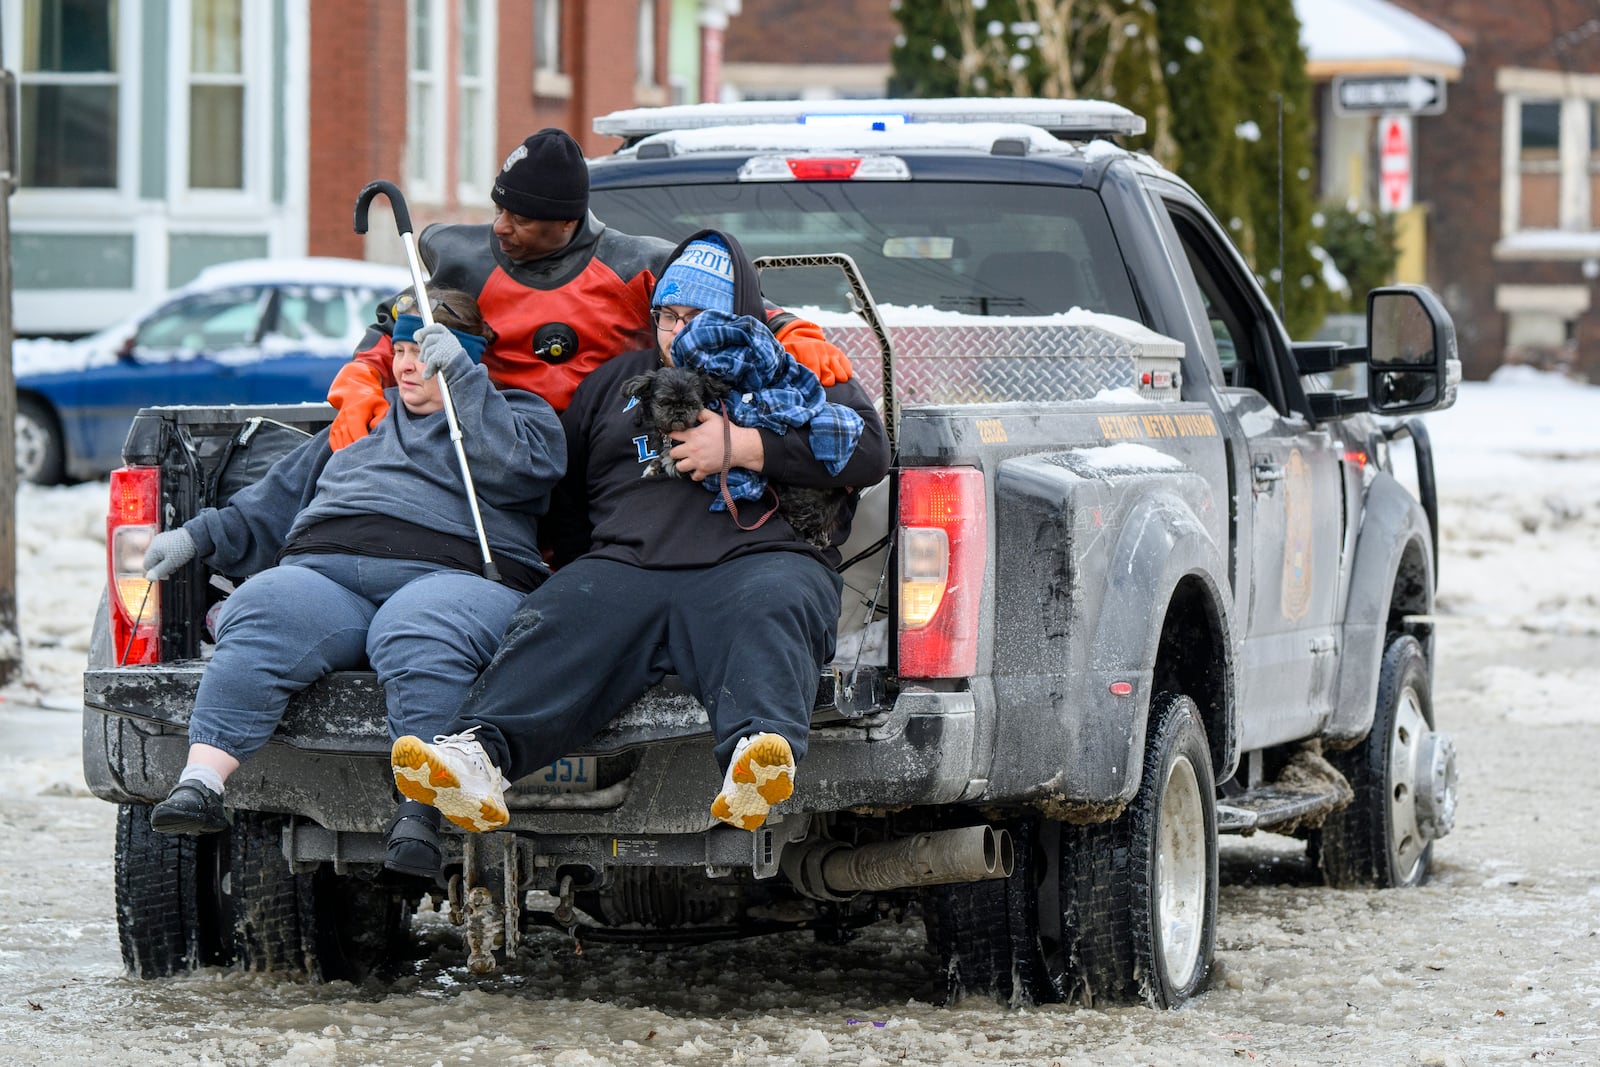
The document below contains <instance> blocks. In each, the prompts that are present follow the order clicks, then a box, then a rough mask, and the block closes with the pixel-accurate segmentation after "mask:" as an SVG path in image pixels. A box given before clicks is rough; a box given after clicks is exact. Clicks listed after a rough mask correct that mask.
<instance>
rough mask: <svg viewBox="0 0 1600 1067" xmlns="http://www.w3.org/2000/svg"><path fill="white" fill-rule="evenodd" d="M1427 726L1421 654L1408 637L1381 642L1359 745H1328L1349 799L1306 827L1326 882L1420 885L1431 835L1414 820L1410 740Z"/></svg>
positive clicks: (1429, 708) (1428, 700)
mask: <svg viewBox="0 0 1600 1067" xmlns="http://www.w3.org/2000/svg"><path fill="white" fill-rule="evenodd" d="M1432 729H1433V695H1432V690H1431V687H1430V685H1429V682H1428V660H1427V657H1426V656H1424V655H1423V652H1422V645H1421V644H1419V643H1418V642H1417V639H1416V638H1415V637H1412V636H1411V635H1410V634H1404V635H1401V636H1400V637H1396V638H1394V639H1393V640H1391V641H1390V642H1389V645H1388V647H1387V648H1385V649H1384V652H1383V664H1382V666H1381V667H1380V668H1379V672H1378V706H1377V710H1376V712H1375V713H1374V714H1373V717H1372V729H1371V730H1370V731H1369V732H1368V733H1367V736H1366V737H1365V738H1364V739H1363V740H1362V741H1361V743H1360V744H1358V745H1356V746H1355V747H1354V748H1351V749H1347V750H1346V751H1344V752H1330V753H1328V754H1327V756H1328V760H1329V761H1330V762H1331V763H1332V764H1333V765H1334V766H1335V767H1337V768H1338V769H1339V771H1340V772H1341V773H1343V774H1344V776H1345V777H1346V778H1347V779H1348V780H1349V782H1350V786H1351V788H1352V789H1353V790H1354V791H1355V799H1354V800H1353V801H1351V802H1350V804H1349V805H1348V806H1347V807H1345V808H1344V809H1342V810H1340V811H1336V812H1334V813H1333V814H1332V815H1329V816H1328V817H1327V819H1326V820H1325V821H1324V822H1323V824H1322V829H1321V831H1320V832H1313V834H1312V839H1311V842H1310V844H1311V848H1310V854H1311V855H1312V856H1314V857H1315V858H1316V860H1317V863H1318V865H1319V866H1320V867H1321V868H1322V876H1323V878H1324V879H1325V880H1326V881H1327V883H1328V884H1329V885H1331V886H1336V887H1339V888H1345V889H1352V888H1358V887H1363V886H1367V887H1374V888H1378V889H1391V888H1398V887H1403V886H1415V885H1421V884H1422V882H1423V881H1424V880H1425V879H1426V878H1427V877H1428V865H1429V863H1430V862H1431V861H1432V859H1433V842H1432V840H1431V839H1429V838H1427V837H1425V836H1424V835H1423V834H1422V832H1421V830H1419V829H1418V826H1417V811H1416V798H1415V796H1414V783H1413V782H1412V781H1411V780H1410V778H1411V776H1410V774H1409V773H1408V769H1409V768H1410V767H1411V764H1412V760H1411V753H1410V748H1411V746H1414V745H1416V744H1417V743H1419V742H1420V741H1421V740H1422V738H1423V737H1424V736H1425V735H1426V734H1427V733H1428V732H1429V731H1431V730H1432Z"/></svg>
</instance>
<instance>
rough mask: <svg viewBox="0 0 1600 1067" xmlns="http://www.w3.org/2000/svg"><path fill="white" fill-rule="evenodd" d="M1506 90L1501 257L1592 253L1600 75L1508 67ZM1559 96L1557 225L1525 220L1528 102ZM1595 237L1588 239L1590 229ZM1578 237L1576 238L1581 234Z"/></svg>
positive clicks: (1502, 77)
mask: <svg viewBox="0 0 1600 1067" xmlns="http://www.w3.org/2000/svg"><path fill="white" fill-rule="evenodd" d="M1495 84H1496V88H1498V89H1499V90H1500V92H1501V93H1502V94H1503V108H1504V117H1503V119H1502V122H1501V147H1500V155H1501V160H1500V162H1501V176H1502V177H1501V186H1500V235H1501V242H1500V244H1499V245H1498V246H1497V247H1496V250H1495V251H1496V255H1497V256H1498V257H1499V258H1501V259H1524V258H1540V259H1546V258H1558V259H1570V258H1587V257H1590V256H1593V255H1595V254H1596V252H1597V251H1600V218H1595V217H1592V213H1593V212H1594V211H1595V210H1596V209H1597V207H1600V205H1594V204H1591V199H1592V198H1591V196H1590V174H1591V172H1592V171H1593V170H1594V165H1593V163H1592V162H1591V158H1590V149H1589V144H1590V137H1591V131H1590V122H1591V116H1592V114H1593V112H1592V110H1591V105H1593V104H1600V75H1595V74H1568V73H1563V72H1560V71H1546V70H1524V69H1521V68H1506V69H1503V70H1500V71H1499V72H1498V73H1497V74H1496V76H1495ZM1552 100H1554V101H1559V102H1560V105H1561V118H1560V127H1559V128H1560V148H1559V152H1558V160H1559V167H1560V189H1561V192H1560V203H1559V210H1558V215H1557V218H1558V220H1559V221H1558V224H1557V227H1556V228H1555V229H1543V228H1539V229H1535V228H1529V227H1524V226H1523V225H1522V105H1523V104H1525V103H1536V102H1548V101H1552ZM1591 234H1592V235H1593V240H1592V241H1589V240H1586V238H1587V237H1588V235H1591ZM1575 238H1576V240H1575Z"/></svg>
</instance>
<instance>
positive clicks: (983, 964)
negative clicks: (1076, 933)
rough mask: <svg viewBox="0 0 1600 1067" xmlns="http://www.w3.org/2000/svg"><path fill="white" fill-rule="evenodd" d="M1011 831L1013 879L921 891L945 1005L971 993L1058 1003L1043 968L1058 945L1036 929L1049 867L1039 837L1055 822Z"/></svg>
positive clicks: (1018, 1001) (1029, 823)
mask: <svg viewBox="0 0 1600 1067" xmlns="http://www.w3.org/2000/svg"><path fill="white" fill-rule="evenodd" d="M1009 829H1010V830H1011V835H1012V839H1013V840H1014V841H1016V843H1017V850H1016V863H1015V865H1014V866H1013V867H1012V870H1011V875H1010V877H1007V878H997V879H991V880H988V881H982V882H962V883H957V884H954V885H936V886H930V887H928V888H927V889H926V890H924V891H923V894H922V920H923V925H924V926H925V927H926V929H927V932H928V944H929V946H930V947H931V948H932V949H933V950H934V952H936V953H938V956H939V962H940V963H941V964H942V965H943V967H944V973H945V999H946V1001H947V1002H954V1001H956V1000H959V999H960V998H962V997H964V996H974V995H987V996H991V997H994V998H995V999H996V1000H999V1001H1000V1002H1001V1003H1004V1004H1011V1005H1021V1004H1036V1003H1037V1004H1047V1003H1051V1002H1053V1001H1057V1000H1060V999H1061V998H1060V996H1059V995H1058V993H1057V991H1056V990H1055V988H1054V987H1052V986H1051V984H1050V981H1049V979H1048V977H1047V975H1046V971H1045V966H1044V953H1045V952H1046V951H1048V950H1049V948H1050V947H1051V946H1053V945H1054V944H1055V943H1056V941H1055V939H1053V938H1052V937H1051V935H1050V931H1048V930H1041V929H1040V924H1039V915H1040V912H1039V906H1038V899H1039V892H1040V881H1041V879H1040V877H1039V872H1040V871H1041V870H1043V869H1044V865H1045V862H1046V861H1045V857H1044V852H1043V850H1042V849H1041V847H1040V838H1041V834H1042V833H1043V832H1045V831H1048V832H1050V833H1052V834H1053V833H1054V829H1055V828H1054V824H1053V823H1050V824H1046V823H1041V822H1040V821H1039V820H1036V819H1027V820H1024V821H1022V822H1020V823H1016V824H1014V825H1012V826H1010V827H1009ZM1052 884H1053V883H1052Z"/></svg>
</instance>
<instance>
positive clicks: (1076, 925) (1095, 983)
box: [1041, 694, 1217, 1008]
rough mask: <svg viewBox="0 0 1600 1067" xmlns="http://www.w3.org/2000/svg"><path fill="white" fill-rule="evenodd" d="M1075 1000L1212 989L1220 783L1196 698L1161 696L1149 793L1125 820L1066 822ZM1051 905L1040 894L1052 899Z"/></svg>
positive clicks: (1159, 996) (1066, 923)
mask: <svg viewBox="0 0 1600 1067" xmlns="http://www.w3.org/2000/svg"><path fill="white" fill-rule="evenodd" d="M1057 863H1058V871H1059V874H1058V881H1059V896H1058V900H1059V907H1060V909H1061V919H1060V926H1061V928H1062V930H1063V931H1064V932H1065V938H1066V944H1065V951H1064V952H1063V953H1062V954H1061V956H1060V957H1059V959H1058V960H1056V961H1052V962H1053V963H1054V964H1055V966H1053V967H1052V969H1053V970H1056V969H1059V972H1060V973H1059V976H1058V977H1057V978H1056V979H1055V984H1056V985H1058V986H1059V987H1060V988H1061V989H1062V991H1063V992H1064V994H1065V995H1066V996H1067V998H1068V999H1074V1000H1078V1001H1081V1002H1082V1003H1084V1004H1087V1005H1091V1006H1093V1005H1101V1004H1108V1003H1128V1002H1134V1001H1139V1000H1143V1001H1144V1002H1146V1003H1148V1004H1150V1005H1151V1006H1153V1007H1158V1008H1173V1007H1177V1006H1178V1005H1180V1004H1182V1003H1183V1002H1184V1001H1186V1000H1188V999H1189V998H1190V997H1192V996H1194V995H1195V994H1196V993H1199V992H1200V991H1201V990H1202V989H1204V988H1205V983H1206V979H1207V977H1208V976H1209V974H1210V970H1211V958H1212V951H1213V949H1214V947H1215V942H1216V927H1217V811H1216V786H1215V782H1214V779H1213V775H1212V768H1211V752H1210V748H1209V747H1208V746H1207V744H1206V735H1205V727H1204V726H1203V725H1202V724H1201V722H1200V714H1199V712H1198V710H1197V709H1196V708H1195V706H1194V701H1192V700H1190V699H1189V698H1188V697H1186V696H1183V695H1181V694H1163V695H1161V696H1158V697H1157V698H1156V699H1155V701H1154V702H1153V704H1152V708H1151V716H1150V734H1149V740H1148V742H1147V743H1146V745H1145V758H1144V774H1143V778H1142V779H1141V781H1140V784H1139V791H1138V793H1136V794H1135V795H1134V798H1133V801H1132V802H1131V803H1130V804H1129V805H1128V807H1127V809H1126V810H1125V811H1124V812H1123V813H1122V814H1121V815H1120V816H1118V817H1117V818H1115V819H1113V820H1111V821H1109V822H1103V823H1093V824H1090V825H1086V826H1074V825H1071V824H1067V823H1062V824H1060V835H1059V855H1058V857H1057ZM1044 903H1046V902H1045V901H1041V904H1044Z"/></svg>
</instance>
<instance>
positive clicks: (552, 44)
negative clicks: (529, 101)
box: [533, 0, 572, 96]
mask: <svg viewBox="0 0 1600 1067" xmlns="http://www.w3.org/2000/svg"><path fill="white" fill-rule="evenodd" d="M562 43H563V42H562V39H561V0H533V91H534V94H535V95H537V96H571V95H572V79H571V78H570V77H569V76H568V75H567V68H566V64H565V63H564V62H563V61H562V58H561V51H562Z"/></svg>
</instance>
